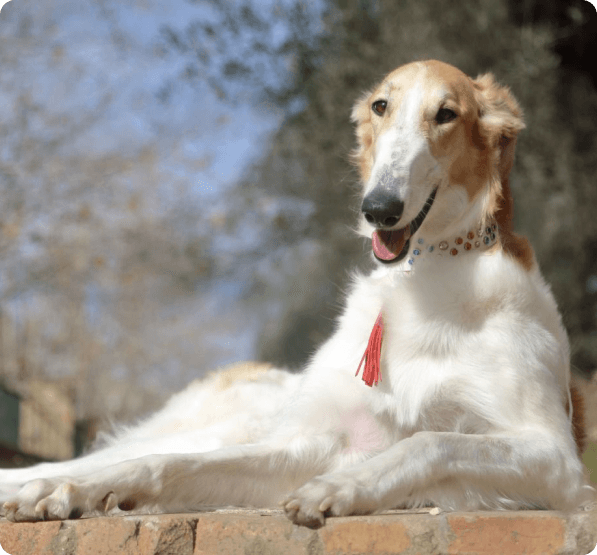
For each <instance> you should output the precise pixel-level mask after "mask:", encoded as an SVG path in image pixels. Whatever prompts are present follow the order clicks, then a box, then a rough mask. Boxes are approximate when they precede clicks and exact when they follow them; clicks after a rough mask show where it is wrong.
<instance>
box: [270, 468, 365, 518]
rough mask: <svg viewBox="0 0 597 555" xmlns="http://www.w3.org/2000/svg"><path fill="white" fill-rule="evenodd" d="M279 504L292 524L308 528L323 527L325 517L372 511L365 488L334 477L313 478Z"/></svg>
mask: <svg viewBox="0 0 597 555" xmlns="http://www.w3.org/2000/svg"><path fill="white" fill-rule="evenodd" d="M281 504H282V507H283V508H284V511H285V513H286V516H287V517H288V518H289V519H290V520H292V522H294V523H295V524H300V525H302V526H308V527H310V528H319V527H320V526H323V524H324V523H325V518H326V517H327V516H347V515H354V514H368V513H372V512H373V511H374V510H375V506H374V504H373V503H372V502H371V500H369V499H368V491H367V488H364V487H363V486H361V485H359V484H357V483H356V482H355V481H354V479H351V478H348V477H346V476H342V475H336V474H328V475H325V476H319V477H317V478H314V479H313V480H311V481H309V482H307V483H306V484H305V485H304V486H302V487H300V488H299V489H298V490H296V491H295V492H294V493H292V494H291V495H289V496H288V497H287V498H286V499H285V500H284V501H282V503H281Z"/></svg>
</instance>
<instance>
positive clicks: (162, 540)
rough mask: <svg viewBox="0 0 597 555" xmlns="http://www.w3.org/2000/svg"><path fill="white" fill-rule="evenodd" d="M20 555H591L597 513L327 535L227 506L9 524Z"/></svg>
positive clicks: (504, 515) (462, 517)
mask: <svg viewBox="0 0 597 555" xmlns="http://www.w3.org/2000/svg"><path fill="white" fill-rule="evenodd" d="M0 544H1V545H2V547H3V548H4V550H5V551H6V552H7V553H9V554H10V555H108V554H110V555H327V554H330V555H364V554H366V555H398V554H400V555H417V554H418V555H451V554H458V555H493V554H495V555H511V554H512V555H514V554H516V555H587V554H588V553H590V552H591V551H592V549H593V548H594V547H595V545H596V544H597V508H596V509H594V510H592V511H585V512H575V513H569V514H565V513H559V512H555V511H516V512H478V513H440V514H439V515H432V514H429V511H410V512H409V511H392V512H389V513H384V514H381V515H375V516H364V517H348V518H331V519H328V521H327V523H326V525H325V526H324V527H323V528H320V529H319V530H311V529H308V528H303V527H300V526H294V525H293V524H291V523H290V522H289V521H288V520H287V519H286V518H285V517H284V515H283V514H282V513H281V512H280V511H272V510H268V511H251V510H221V511H213V512H204V513H193V514H180V515H147V516H144V515H141V516H124V517H102V518H89V519H81V520H71V521H65V522H40V523H36V524H13V523H10V522H7V521H6V520H0Z"/></svg>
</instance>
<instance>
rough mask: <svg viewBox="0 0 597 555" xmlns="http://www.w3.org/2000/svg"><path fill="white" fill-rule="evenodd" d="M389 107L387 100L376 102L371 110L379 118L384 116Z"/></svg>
mask: <svg viewBox="0 0 597 555" xmlns="http://www.w3.org/2000/svg"><path fill="white" fill-rule="evenodd" d="M387 107H388V103H387V102H386V101H385V100H376V101H375V102H374V103H373V104H371V108H372V109H373V111H374V112H375V113H376V114H377V115H378V116H383V115H384V112H385V111H386V108H387Z"/></svg>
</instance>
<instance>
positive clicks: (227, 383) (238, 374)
mask: <svg viewBox="0 0 597 555" xmlns="http://www.w3.org/2000/svg"><path fill="white" fill-rule="evenodd" d="M271 368H272V365H271V364H269V363H266V362H238V363H234V364H231V365H229V366H224V368H221V369H219V370H216V371H215V372H213V373H212V375H214V376H215V378H216V379H217V383H216V388H217V389H218V390H220V391H224V390H226V389H228V388H230V387H231V386H232V384H234V382H237V381H240V380H247V381H255V380H257V379H258V378H259V376H261V375H262V374H265V372H267V371H268V370H271Z"/></svg>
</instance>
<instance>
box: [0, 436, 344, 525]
mask: <svg viewBox="0 0 597 555" xmlns="http://www.w3.org/2000/svg"><path fill="white" fill-rule="evenodd" d="M327 443H330V445H327V447H326V444H327ZM331 446H332V444H331V441H330V442H328V441H322V442H319V443H315V444H313V445H310V446H309V447H308V448H303V449H302V450H301V453H300V455H297V453H294V454H291V453H290V451H288V450H287V449H274V448H271V447H268V446H261V445H246V446H234V447H228V448H224V449H220V450H217V451H212V452H209V453H203V454H194V455H148V456H145V457H141V458H138V459H133V460H130V461H125V462H121V463H118V464H115V465H112V466H108V467H106V468H105V469H103V470H101V471H98V472H94V473H92V474H88V475H82V476H78V477H73V478H70V479H69V478H51V479H42V480H34V481H32V482H30V483H28V484H26V485H25V486H23V488H22V489H21V491H19V493H18V494H17V495H16V496H15V497H14V498H13V499H11V500H9V501H8V502H6V503H5V505H4V511H5V513H6V517H7V518H8V519H10V520H13V521H30V520H45V519H66V518H76V517H79V516H81V515H83V514H89V513H96V514H97V513H99V514H104V513H106V512H109V511H112V510H113V509H115V508H116V507H118V508H119V509H121V510H126V511H129V510H137V511H147V512H174V511H189V510H195V509H200V508H201V507H205V506H214V505H215V506H217V505H236V506H261V507H268V506H269V507H271V506H276V505H277V503H278V502H279V501H280V500H281V499H282V497H283V496H284V495H285V494H287V493H288V492H289V491H292V489H294V488H296V487H297V486H298V485H300V484H301V483H304V482H305V481H307V480H309V479H310V478H312V477H313V476H315V475H317V474H319V473H321V472H325V471H326V470H327V468H326V466H325V464H327V463H325V462H324V461H326V460H328V461H329V459H326V457H325V456H322V454H324V453H326V452H327V453H328V454H329V453H330V447H331ZM332 450H333V448H332Z"/></svg>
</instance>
